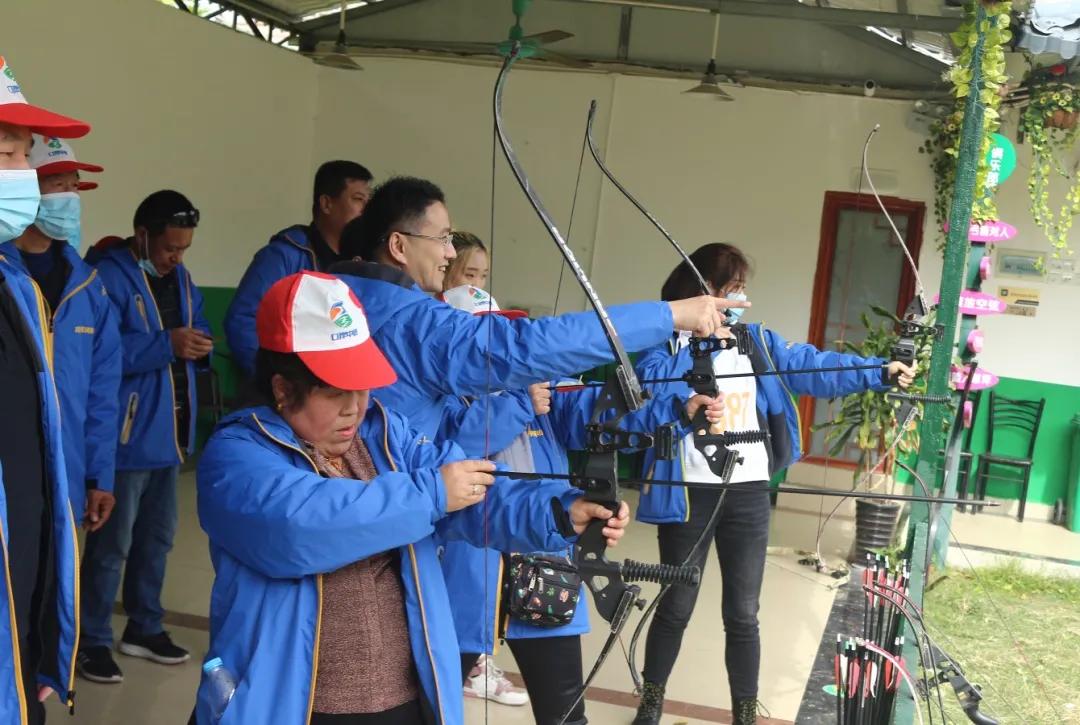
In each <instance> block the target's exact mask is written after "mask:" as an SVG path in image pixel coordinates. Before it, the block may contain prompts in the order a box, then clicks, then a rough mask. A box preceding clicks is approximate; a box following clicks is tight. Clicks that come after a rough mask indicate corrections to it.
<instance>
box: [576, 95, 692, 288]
mask: <svg viewBox="0 0 1080 725" xmlns="http://www.w3.org/2000/svg"><path fill="white" fill-rule="evenodd" d="M595 118H596V101H595V100H593V101H592V102H591V103H590V104H589V120H588V122H587V123H586V124H585V138H586V140H587V141H588V144H589V153H590V154H592V157H593V161H595V162H596V165H597V166H598V167H599V168H600V171H601V172H603V174H604V176H606V177H607V179H608V181H610V182H611V183H612V185H614V187H615V188H616V189H618V190H619V192H620V193H621V194H622V195H623V196H625V197H626V199H627V201H629V202H630V203H631V204H633V205H634V207H635V208H636V209H637V210H638V211H639V212H641V213H642V214H643V215H644V216H645V218H646V219H648V220H649V221H650V222H651V223H652V225H653V226H654V227H656V230H657V231H658V232H660V234H662V235H663V236H664V239H667V240H668V241H669V242H670V243H671V246H672V247H674V248H675V251H676V252H677V253H678V254H679V256H680V257H682V259H683V261H684V262H686V264H687V265H688V266H689V267H690V269H691V270H692V271H693V273H694V276H695V277H697V281H698V285H699V286H700V287H701V294H703V295H707V294H712V292H711V291H710V290H709V285H708V284H707V283H706V282H705V277H703V276H702V274H701V270H699V269H698V268H697V266H696V265H695V264H694V263H693V261H691V259H690V255H688V254H687V253H686V250H684V249H683V248H682V245H680V244H679V243H678V242H677V241H675V237H673V236H671V234H670V233H668V230H667V229H665V228H664V225H663V224H661V223H660V220H659V219H657V218H656V217H655V216H653V214H652V213H651V212H650V211H649V210H648V209H646V208H645V206H644V205H643V204H642V203H641V202H640V201H638V200H637V199H636V198H635V197H634V195H633V194H631V193H630V192H629V191H627V189H626V187H625V186H623V185H622V184H620V183H619V180H618V179H616V178H615V175H614V174H612V173H611V170H610V169H608V167H607V165H606V164H605V163H604V161H603V160H602V159H601V158H600V150H599V149H598V148H597V146H596V139H595V138H594V137H593V120H594V119H595Z"/></svg>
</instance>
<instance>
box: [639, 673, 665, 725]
mask: <svg viewBox="0 0 1080 725" xmlns="http://www.w3.org/2000/svg"><path fill="white" fill-rule="evenodd" d="M663 712H664V686H663V685H658V684H656V683H655V682H646V683H644V684H643V685H642V686H641V702H640V703H638V708H637V717H635V718H634V722H633V725H660V715H662V714H663Z"/></svg>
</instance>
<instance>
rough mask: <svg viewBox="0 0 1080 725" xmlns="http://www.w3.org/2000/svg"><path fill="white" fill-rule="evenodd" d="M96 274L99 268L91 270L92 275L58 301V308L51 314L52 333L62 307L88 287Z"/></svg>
mask: <svg viewBox="0 0 1080 725" xmlns="http://www.w3.org/2000/svg"><path fill="white" fill-rule="evenodd" d="M96 276H97V270H96V269H95V270H92V271H91V272H90V276H89V277H87V278H86V279H85V280H83V281H82V283H80V284H79V286H78V287H76V288H75V289H73V290H71V291H70V292H68V293H67V294H66V295H64V296H63V297H61V298H60V301H59V302H57V303H56V309H54V310H53V311H52V314H51V315H49V332H50V333H51V332H52V331H53V328H54V327H55V324H56V316H57V315H58V314H59V313H60V308H61V307H63V306H64V303H65V302H67V301H68V300H70V299H71V298H72V297H74V296H75V295H77V294H79V292H81V291H82V290H84V289H86V287H87V286H88V285H89V284H90V283H91V282H93V281H94V277H96Z"/></svg>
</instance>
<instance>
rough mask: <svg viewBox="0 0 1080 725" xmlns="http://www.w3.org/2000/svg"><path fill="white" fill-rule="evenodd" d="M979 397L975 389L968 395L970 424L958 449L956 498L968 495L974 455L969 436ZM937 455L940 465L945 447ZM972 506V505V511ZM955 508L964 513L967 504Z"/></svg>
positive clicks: (971, 432) (976, 414)
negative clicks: (958, 466) (958, 462)
mask: <svg viewBox="0 0 1080 725" xmlns="http://www.w3.org/2000/svg"><path fill="white" fill-rule="evenodd" d="M981 399H982V394H981V393H980V392H979V391H975V392H973V393H971V394H970V395H969V396H968V400H970V401H971V425H970V426H969V427H968V429H967V430H965V431H964V442H963V445H962V446H961V449H960V469H959V472H958V475H957V480H956V497H957V498H967V496H968V483H969V482H970V481H971V464H972V462H973V460H974V458H975V455H974V454H973V453H972V452H971V436H972V434H973V433H974V432H975V423H976V421H978V419H979V401H980V400H981ZM938 455H939V456H941V458H942V465H944V463H945V449H944V448H942V449H941V450H939V451H938ZM972 493H974V492H972ZM974 508H975V507H974V506H973V507H972V512H973V513H974ZM956 509H957V511H959V512H960V513H964V512H965V511H967V506H965V505H963V504H958V505H957V507H956Z"/></svg>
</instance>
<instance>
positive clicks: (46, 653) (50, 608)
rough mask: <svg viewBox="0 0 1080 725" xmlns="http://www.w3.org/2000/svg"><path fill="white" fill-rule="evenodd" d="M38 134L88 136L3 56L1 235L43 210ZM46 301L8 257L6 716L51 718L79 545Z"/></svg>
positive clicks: (0, 268) (1, 657)
mask: <svg viewBox="0 0 1080 725" xmlns="http://www.w3.org/2000/svg"><path fill="white" fill-rule="evenodd" d="M31 131H33V132H36V133H44V134H49V135H52V136H58V135H59V136H65V137H70V138H78V137H79V136H84V135H86V133H88V132H89V131H90V127H89V126H88V125H86V124H85V123H82V122H81V121H76V120H74V119H71V118H66V117H64V116H60V115H58V114H55V113H52V112H50V111H46V110H45V109H43V108H38V107H36V106H31V105H30V104H29V103H27V102H26V98H24V97H23V95H22V89H21V88H20V87H19V84H18V81H16V80H15V74H14V72H13V71H12V70H11V67H10V66H8V64H7V62H6V61H5V59H4V58H3V56H0V242H7V241H9V240H11V239H15V238H16V237H18V236H20V235H21V234H22V233H23V231H24V230H25V229H26V228H27V227H28V226H30V225H31V224H32V223H33V222H34V219H35V218H36V217H37V213H38V203H39V200H40V195H41V193H40V191H39V188H38V180H37V174H36V173H35V172H34V170H33V169H31V168H30V167H29V164H28V163H27V156H28V154H29V152H30V144H31V136H30V134H31ZM45 304H46V303H45V300H44V299H43V298H42V296H41V293H40V292H39V291H38V288H37V285H35V284H34V281H33V280H32V279H31V278H30V277H29V276H27V275H26V274H25V273H24V272H22V271H20V270H19V269H18V268H16V267H15V266H14V265H13V264H12V262H11V258H10V256H9V255H7V254H0V390H2V391H3V396H4V398H3V399H4V407H3V415H0V483H2V485H0V552H2V554H3V556H2V559H0V561H2V563H3V566H4V572H3V573H4V581H5V583H6V586H4V588H3V593H2V594H0V722H2V723H17V724H18V725H38V723H44V722H45V708H44V706H43V705H42V703H43V702H44V701H45V700H46V699H47V698H48V696H49V695H50V694H51V693H52V692H53V691H56V692H57V693H58V694H59V696H60V699H61V700H62V701H64V702H65V703H67V704H68V706H69V707H72V708H73V707H74V698H75V692H74V687H75V682H74V677H75V671H74V670H75V668H74V666H73V662H72V660H73V659H74V655H75V646H76V640H77V639H78V629H79V626H78V616H77V614H78V613H77V610H76V607H77V606H78V601H77V594H76V592H77V591H78V570H77V568H76V567H77V566H78V561H77V559H78V545H77V542H76V538H75V521H74V517H73V516H72V512H71V504H70V502H69V500H68V482H67V472H66V470H65V468H64V451H63V443H62V440H61V436H60V407H59V403H58V401H57V397H56V387H55V385H54V382H53V376H52V355H51V351H52V346H51V336H50V334H49V331H48V319H47V313H46V308H45Z"/></svg>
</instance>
